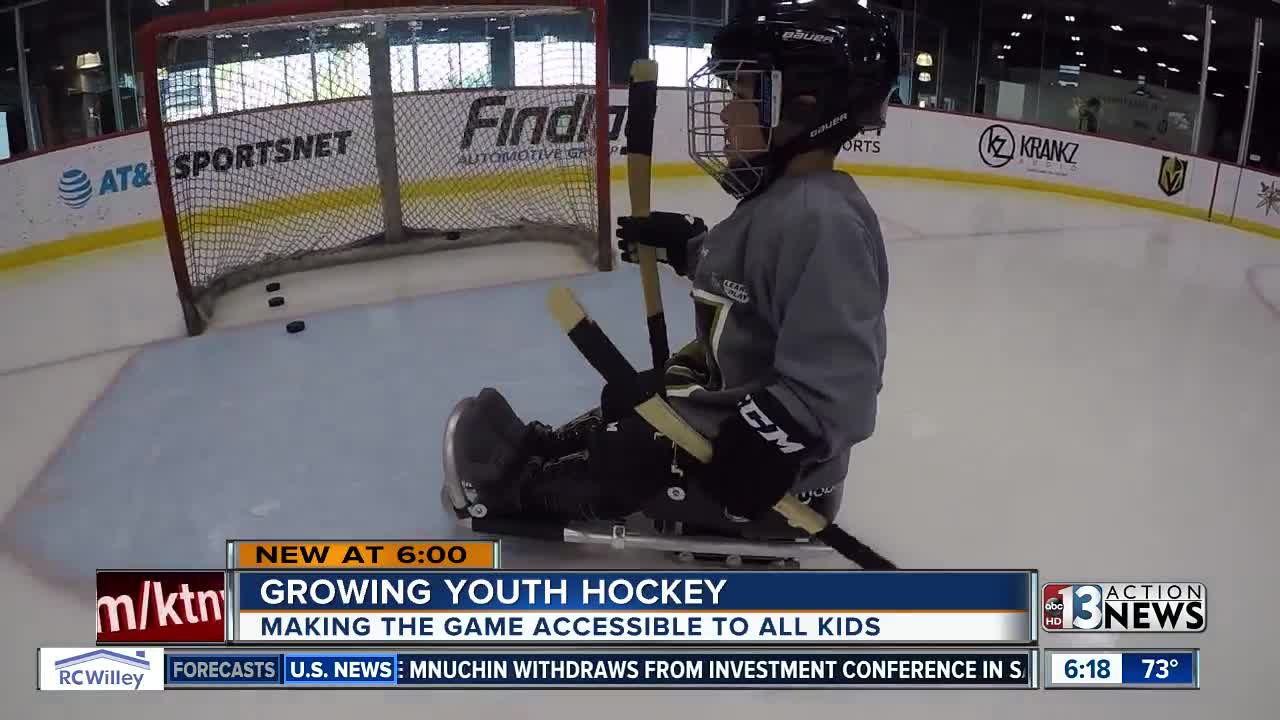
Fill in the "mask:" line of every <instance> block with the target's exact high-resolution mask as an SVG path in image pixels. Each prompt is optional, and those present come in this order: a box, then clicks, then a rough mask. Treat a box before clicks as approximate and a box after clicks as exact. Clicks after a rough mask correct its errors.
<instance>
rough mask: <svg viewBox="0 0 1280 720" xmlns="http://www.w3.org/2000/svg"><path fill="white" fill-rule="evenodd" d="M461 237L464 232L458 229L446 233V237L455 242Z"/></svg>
mask: <svg viewBox="0 0 1280 720" xmlns="http://www.w3.org/2000/svg"><path fill="white" fill-rule="evenodd" d="M461 237H462V233H460V232H458V231H456V230H450V231H449V232H447V233H445V234H444V239H445V240H448V241H450V242H453V241H454V240H458V239H459V238H461Z"/></svg>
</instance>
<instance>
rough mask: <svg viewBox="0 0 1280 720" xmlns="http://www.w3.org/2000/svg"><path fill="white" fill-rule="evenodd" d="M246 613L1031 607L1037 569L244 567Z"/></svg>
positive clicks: (241, 587)
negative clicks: (390, 569)
mask: <svg viewBox="0 0 1280 720" xmlns="http://www.w3.org/2000/svg"><path fill="white" fill-rule="evenodd" d="M235 580H236V585H237V591H236V592H235V599H236V603H237V605H238V607H237V610H238V611H249V612H253V611H258V612H285V611H308V610H309V611H313V612H320V611H326V610H328V611H337V610H370V611H376V610H385V611H393V612H394V611H426V610H464V611H465V610H492V609H495V608H501V609H504V610H511V611H518V610H560V611H573V610H633V611H637V610H649V611H653V610H666V611H689V610H701V611H737V612H752V611H774V612H777V611H814V610H839V611H849V612H854V611H861V612H868V611H939V612H946V611H988V612H1000V611H1010V612H1027V611H1028V610H1029V608H1030V604H1031V593H1032V590H1033V589H1034V583H1033V581H1032V573H1030V572H867V571H789V572H756V571H742V572H573V571H563V572H507V571H497V572H494V571H487V572H468V573H442V572H373V571H364V572H289V571H285V572H280V571H268V572H259V571H237V572H236V573H235Z"/></svg>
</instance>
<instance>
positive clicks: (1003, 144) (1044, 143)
mask: <svg viewBox="0 0 1280 720" xmlns="http://www.w3.org/2000/svg"><path fill="white" fill-rule="evenodd" d="M1079 155H1080V143H1078V142H1076V141H1074V140H1069V139H1065V138H1059V137H1054V136H1052V135H1050V134H1049V133H1044V134H1040V133H1036V132H1034V131H1032V130H1031V129H1030V128H1027V129H1023V130H1022V131H1021V132H1020V133H1015V132H1014V131H1013V130H1011V129H1009V127H1008V126H1007V125H1000V124H995V125H989V126H987V129H986V130H983V131H982V134H981V135H980V136H979V137H978V157H980V158H982V162H983V164H985V165H986V166H987V167H991V168H996V169H999V168H1003V167H1006V166H1009V165H1014V166H1016V167H1019V168H1021V169H1024V170H1026V171H1028V172H1033V173H1041V174H1044V175H1057V176H1060V177H1063V176H1067V175H1070V174H1072V173H1074V172H1076V170H1077V169H1079V165H1078V160H1079V157H1078V156H1079Z"/></svg>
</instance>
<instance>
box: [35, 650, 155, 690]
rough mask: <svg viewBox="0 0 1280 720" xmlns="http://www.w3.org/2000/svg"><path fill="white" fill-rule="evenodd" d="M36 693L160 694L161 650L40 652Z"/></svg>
mask: <svg viewBox="0 0 1280 720" xmlns="http://www.w3.org/2000/svg"><path fill="white" fill-rule="evenodd" d="M37 656H38V658H37V659H38V666H39V673H40V676H39V678H38V680H37V687H38V688H39V689H40V690H163V689H164V650H163V649H161V648H129V649H128V650H124V649H121V650H111V649H109V648H40V649H39V651H37Z"/></svg>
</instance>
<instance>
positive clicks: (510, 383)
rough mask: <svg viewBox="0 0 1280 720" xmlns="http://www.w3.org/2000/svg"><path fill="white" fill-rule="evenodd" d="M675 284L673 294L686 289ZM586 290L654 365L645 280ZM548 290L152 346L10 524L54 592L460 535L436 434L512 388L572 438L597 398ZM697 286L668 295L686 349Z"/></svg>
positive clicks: (532, 547) (594, 282)
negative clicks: (251, 547) (460, 404)
mask: <svg viewBox="0 0 1280 720" xmlns="http://www.w3.org/2000/svg"><path fill="white" fill-rule="evenodd" d="M672 279H673V280H674V277H673V278H672ZM561 282H563V284H566V285H568V286H569V287H572V288H573V289H574V290H575V291H576V292H577V293H578V294H579V296H580V297H581V299H582V300H583V302H584V304H585V305H586V306H587V307H588V309H589V310H590V311H591V312H592V313H593V315H595V316H597V317H598V318H599V320H600V322H601V324H602V325H603V326H604V327H605V329H606V330H607V331H608V332H609V333H610V334H611V335H612V336H613V337H614V339H615V341H616V342H617V343H618V344H619V345H620V346H621V347H622V349H623V351H624V352H626V353H627V355H628V356H629V357H630V358H631V359H632V360H633V361H634V362H636V363H637V365H641V366H645V365H647V358H648V340H647V335H646V330H645V325H644V311H643V305H642V304H641V301H640V298H641V294H640V285H639V275H638V273H636V272H635V271H634V270H633V269H631V268H625V269H622V270H620V271H617V272H613V273H601V274H591V275H585V276H580V277H575V278H572V279H569V280H567V281H561ZM550 285H551V283H550V282H546V281H543V282H534V283H527V284H519V285H510V286H504V287H500V288H489V289H484V290H468V291H462V292H455V293H448V294H443V295H436V296H428V297H422V298H418V299H414V300H409V301H402V302H396V303H391V304H385V305H377V306H368V307H360V308H349V309H344V310H339V311H334V312H328V313H322V314H317V315H313V316H309V317H307V318H306V319H307V330H306V331H305V332H303V333H300V334H297V335H289V334H287V333H285V331H284V327H283V325H284V323H283V322H270V323H264V324H260V325H255V326H250V327H243V328H237V329H231V330H222V331H217V332H211V333H208V334H206V335H203V336H200V337H197V338H191V339H186V340H183V341H181V342H174V343H165V344H160V345H155V346H150V347H147V348H145V349H143V350H142V351H140V352H139V354H138V355H136V356H135V357H134V358H133V360H132V361H131V362H130V363H129V364H128V365H127V366H126V368H125V369H124V371H123V372H122V373H121V375H120V378H119V379H118V381H117V382H116V383H115V384H114V385H113V386H112V387H111V388H110V389H108V391H107V392H106V394H105V395H104V396H103V398H102V399H101V400H100V401H99V402H98V403H97V404H95V405H94V406H93V407H92V408H91V409H90V410H89V412H88V413H87V414H86V416H85V417H84V419H83V420H82V422H81V423H80V425H79V426H78V428H76V429H75V430H74V431H73V434H72V437H71V438H70V439H69V441H68V443H67V445H66V446H65V447H64V448H63V449H62V451H61V452H60V453H59V454H58V455H57V456H56V457H55V458H54V459H53V460H52V462H51V463H50V465H49V467H48V468H47V470H46V471H45V473H44V474H43V475H42V476H41V477H40V478H39V479H38V480H37V481H36V483H34V485H33V486H32V488H30V489H29V490H28V492H27V493H26V495H25V496H24V498H23V499H22V500H21V501H20V502H19V503H18V505H17V507H15V509H14V510H13V512H12V513H11V514H10V515H9V516H8V517H7V518H5V520H4V523H3V525H2V526H0V538H2V539H3V541H4V544H5V546H7V547H8V548H11V549H13V550H14V551H15V553H16V554H17V556H18V557H19V558H20V559H21V560H22V561H23V562H25V563H26V564H28V565H29V566H31V568H32V569H33V570H34V571H35V572H36V573H37V574H38V575H40V576H43V577H46V578H48V579H50V580H52V581H55V582H58V583H60V584H68V585H77V586H79V585H84V584H88V583H91V582H92V578H93V576H92V573H93V571H94V570H95V569H96V568H122V567H135V568H136V567H153V568H183V567H195V568H200V567H222V565H223V563H224V562H225V552H226V545H225V543H226V540H227V539H229V538H245V537H252V538H262V539H272V538H289V537H311V538H317V539H326V538H350V537H370V538H378V537H403V538H424V539H435V538H450V537H464V536H466V533H464V532H462V531H460V530H459V529H458V528H457V527H456V525H455V523H454V519H453V517H452V516H450V515H448V514H447V513H446V512H445V511H444V509H443V508H442V505H441V501H440V475H441V447H440V443H441V436H442V434H443V430H444V423H445V419H446V417H447V416H448V414H449V411H450V410H451V409H452V408H453V406H454V404H455V403H456V402H457V401H458V400H459V399H460V398H462V397H464V396H467V395H474V394H475V393H476V392H478V391H479V390H480V388H482V387H485V386H493V387H497V388H499V389H501V390H502V391H503V393H504V394H505V395H506V396H507V397H508V398H509V399H510V401H511V404H512V406H513V407H514V408H515V410H516V412H518V413H520V415H521V416H522V417H524V418H525V419H526V420H532V419H539V420H542V421H545V422H563V421H566V420H569V419H571V418H573V417H575V416H576V415H577V414H579V413H580V412H582V411H583V410H584V409H586V408H588V407H592V406H594V405H596V404H597V403H598V400H599V393H600V386H601V381H600V379H599V377H598V375H596V373H595V371H594V370H592V369H591V368H590V366H588V365H587V364H586V362H585V361H584V360H583V359H582V358H581V356H580V355H578V354H577V351H576V350H575V349H574V348H573V346H572V345H571V344H570V343H569V342H568V340H567V339H566V338H565V337H564V334H563V333H562V332H561V330H560V329H559V327H558V326H557V325H556V323H555V322H554V321H553V320H552V319H551V318H550V316H548V315H547V313H546V311H545V310H544V307H545V306H544V302H543V299H544V296H545V294H546V290H547V289H548V288H549V287H550ZM687 292H688V286H687V284H685V283H678V282H673V281H669V282H666V283H664V294H665V296H666V297H665V304H666V307H667V308H668V310H667V323H668V326H669V327H670V336H671V338H672V339H673V340H672V341H673V343H675V342H677V341H681V339H682V338H688V337H691V336H692V332H693V330H692V327H693V326H692V317H691V313H690V312H689V311H688V308H689V307H690V305H689V300H688V294H687ZM617 555H618V554H617V553H610V551H608V550H607V549H603V548H583V547H580V546H574V547H567V546H563V545H559V544H554V543H540V542H535V541H527V542H525V541H522V542H516V543H506V544H505V545H504V548H503V564H504V566H508V567H539V566H541V567H555V566H560V565H562V564H564V563H565V562H581V563H583V564H585V565H587V566H594V567H606V566H607V567H612V566H615V565H618V564H619V563H631V564H639V565H644V564H652V562H654V561H655V560H656V559H659V556H655V555H652V554H649V556H648V558H644V557H636V556H630V555H629V556H628V557H627V558H619V557H617Z"/></svg>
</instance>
